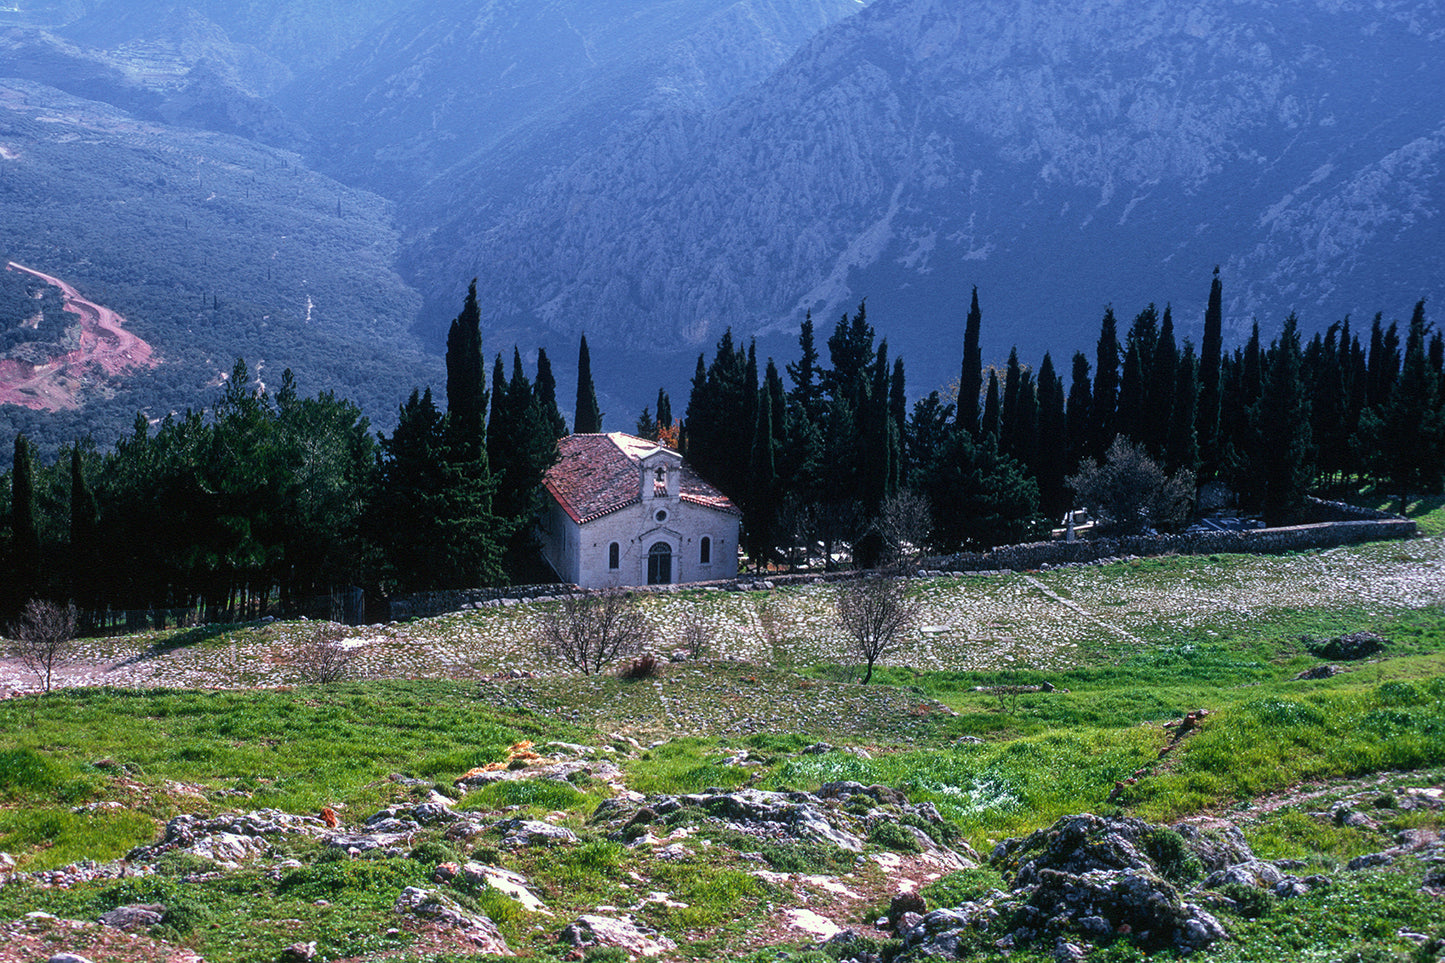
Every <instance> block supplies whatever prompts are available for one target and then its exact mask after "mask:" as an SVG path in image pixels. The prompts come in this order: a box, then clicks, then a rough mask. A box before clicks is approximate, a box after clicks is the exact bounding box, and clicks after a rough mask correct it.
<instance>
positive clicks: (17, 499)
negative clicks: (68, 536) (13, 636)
mask: <svg viewBox="0 0 1445 963" xmlns="http://www.w3.org/2000/svg"><path fill="white" fill-rule="evenodd" d="M9 521H10V544H11V549H10V565H9V567H8V568H9V571H8V572H7V573H6V574H7V575H8V578H7V580H6V581H7V588H8V593H7V594H8V598H7V599H5V600H4V601H5V602H6V603H8V604H7V609H8V614H12V615H13V614H14V613H15V612H18V611H19V610H20V606H21V605H23V604H24V602H25V600H26V599H27V598H29V597H30V596H32V595H33V594H34V593H35V591H36V590H37V589H38V588H39V585H40V571H41V561H40V532H39V529H38V528H37V527H36V521H35V469H34V463H33V461H32V455H31V447H30V443H29V442H28V441H26V439H25V436H24V435H16V436H15V460H14V463H13V467H12V468H11V472H10V519H9ZM0 614H3V613H0Z"/></svg>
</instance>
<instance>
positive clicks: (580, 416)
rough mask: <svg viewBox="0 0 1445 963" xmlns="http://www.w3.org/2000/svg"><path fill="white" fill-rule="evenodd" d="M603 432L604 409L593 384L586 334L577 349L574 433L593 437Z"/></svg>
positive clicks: (590, 357)
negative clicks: (598, 401)
mask: <svg viewBox="0 0 1445 963" xmlns="http://www.w3.org/2000/svg"><path fill="white" fill-rule="evenodd" d="M601 430H602V409H601V408H599V407H598V406H597V389H596V388H595V387H593V384H592V355H591V353H590V352H589V351H588V350H587V335H585V334H584V335H582V342H581V344H579V345H578V347H577V406H576V408H575V409H574V412H573V415H572V431H573V432H574V433H576V434H579V435H591V434H596V433H597V432H599V431H601Z"/></svg>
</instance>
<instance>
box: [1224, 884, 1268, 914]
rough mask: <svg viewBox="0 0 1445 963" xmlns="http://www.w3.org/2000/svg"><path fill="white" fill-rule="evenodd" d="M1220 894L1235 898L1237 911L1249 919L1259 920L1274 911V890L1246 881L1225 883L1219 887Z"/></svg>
mask: <svg viewBox="0 0 1445 963" xmlns="http://www.w3.org/2000/svg"><path fill="white" fill-rule="evenodd" d="M1219 894H1220V895H1221V896H1227V897H1229V898H1230V899H1232V900H1234V904H1235V912H1237V913H1238V914H1239V915H1240V916H1243V917H1244V918H1245V919H1247V920H1257V919H1259V918H1260V917H1261V916H1268V915H1269V914H1270V913H1271V912H1273V911H1274V905H1275V897H1274V892H1273V891H1272V890H1268V889H1259V888H1256V887H1254V886H1249V885H1246V884H1244V883H1225V884H1224V885H1223V886H1221V887H1219Z"/></svg>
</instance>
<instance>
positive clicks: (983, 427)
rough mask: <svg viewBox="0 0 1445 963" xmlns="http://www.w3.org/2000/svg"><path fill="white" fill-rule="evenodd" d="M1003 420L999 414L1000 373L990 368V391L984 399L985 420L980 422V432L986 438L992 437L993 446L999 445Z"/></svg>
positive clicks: (985, 394)
mask: <svg viewBox="0 0 1445 963" xmlns="http://www.w3.org/2000/svg"><path fill="white" fill-rule="evenodd" d="M1002 421H1003V419H1002V418H1001V417H1000V412H999V399H998V372H997V371H995V370H994V369H992V368H990V369H989V370H988V390H987V391H985V392H984V397H983V418H982V419H981V420H980V421H979V432H980V434H981V435H982V436H983V437H984V438H985V439H987V438H989V437H992V438H993V442H992V443H993V444H994V445H997V444H998V436H999V433H1000V431H1001V429H1002V427H1003V426H1002Z"/></svg>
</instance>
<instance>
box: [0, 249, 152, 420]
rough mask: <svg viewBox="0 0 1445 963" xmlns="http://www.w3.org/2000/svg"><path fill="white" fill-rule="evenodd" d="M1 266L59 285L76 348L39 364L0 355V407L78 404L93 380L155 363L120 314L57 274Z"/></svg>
mask: <svg viewBox="0 0 1445 963" xmlns="http://www.w3.org/2000/svg"><path fill="white" fill-rule="evenodd" d="M5 267H6V269H7V270H10V271H19V272H21V273H24V274H29V275H31V276H32V277H35V278H39V279H40V280H42V281H44V282H45V283H46V284H50V285H53V286H55V287H57V288H59V289H60V293H61V296H62V299H63V301H64V303H65V310H66V312H67V313H69V314H74V315H76V316H77V317H78V318H79V319H80V339H79V346H78V347H76V348H74V349H73V350H71V351H67V352H66V353H65V354H63V355H61V356H59V357H57V358H51V359H50V361H49V362H47V363H46V364H43V365H34V364H30V363H29V362H25V361H19V360H16V359H13V358H5V359H0V405H4V404H10V405H22V406H24V407H26V408H33V409H35V410H37V411H60V410H62V409H73V408H79V407H80V393H81V391H82V390H83V389H85V388H86V387H89V386H92V385H94V384H96V383H97V382H99V381H101V380H104V379H107V378H113V377H115V376H116V375H118V374H120V373H121V372H123V371H126V370H128V369H131V368H153V367H155V366H156V364H158V363H159V362H158V361H157V359H156V358H155V357H154V355H155V352H154V351H153V350H152V349H151V346H150V345H148V344H146V343H145V342H144V341H142V340H141V339H140V338H137V337H136V336H135V335H133V334H131V333H130V332H129V331H126V330H125V328H124V327H122V325H124V324H125V318H122V317H121V316H120V315H118V314H116V313H115V312H114V311H112V310H111V309H110V308H107V307H103V306H101V305H99V304H96V303H95V302H94V301H87V300H86V299H85V298H82V297H81V296H80V295H79V294H78V293H77V292H76V290H75V288H73V287H71V286H70V285H69V284H66V283H65V282H64V281H62V280H60V279H59V278H54V277H51V276H50V275H48V274H42V273H40V272H39V271H36V270H34V269H33V268H28V267H25V266H24V265H20V264H16V263H15V262H14V261H11V262H10V263H9V264H7V265H6V266H5Z"/></svg>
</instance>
